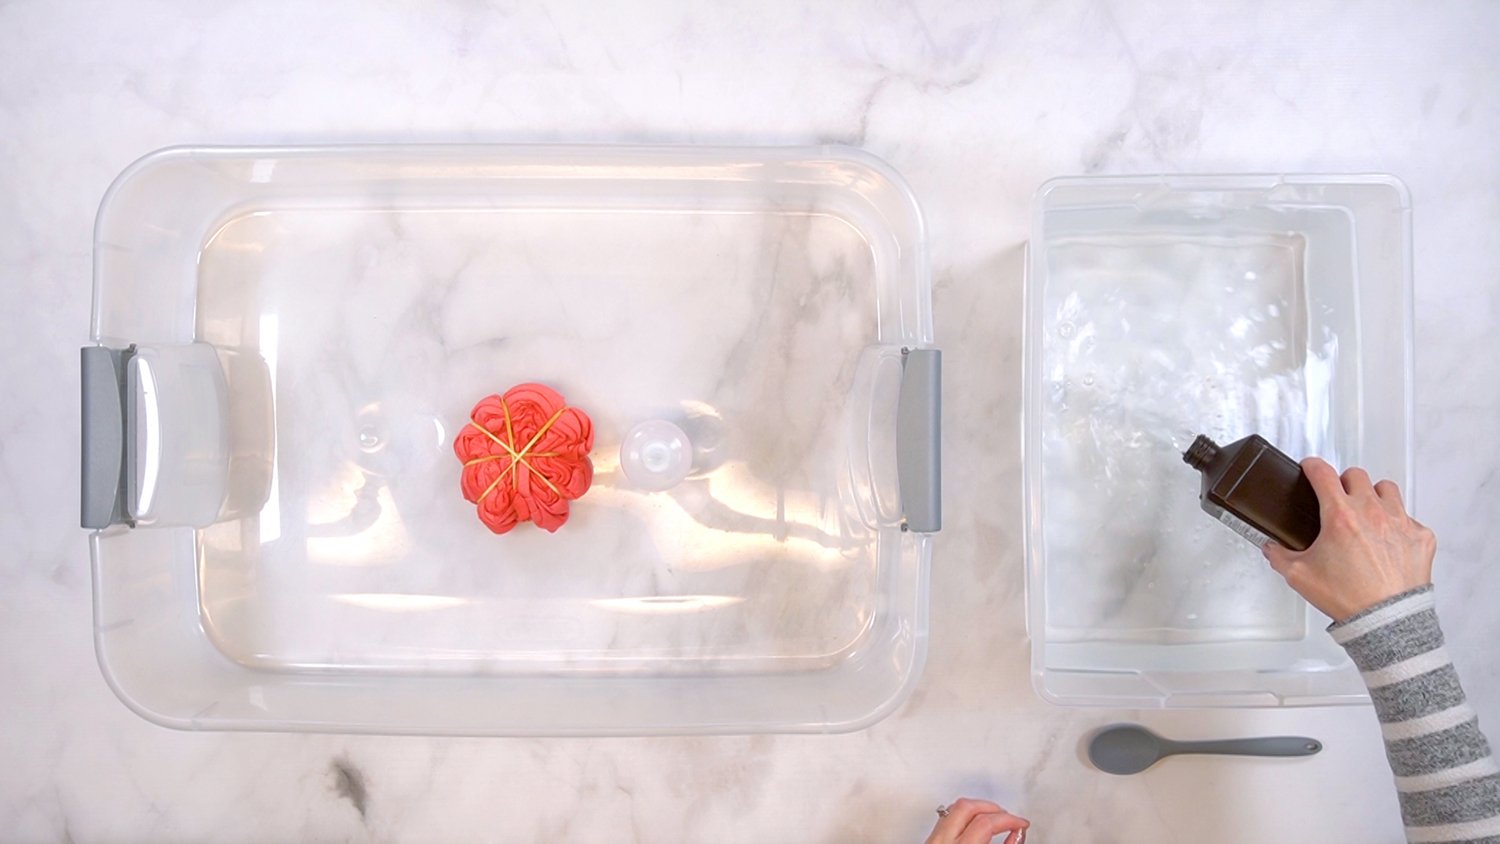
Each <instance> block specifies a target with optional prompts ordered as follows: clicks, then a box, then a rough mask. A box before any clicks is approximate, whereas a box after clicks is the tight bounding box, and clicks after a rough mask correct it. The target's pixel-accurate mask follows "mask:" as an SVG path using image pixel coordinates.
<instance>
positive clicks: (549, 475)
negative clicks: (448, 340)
mask: <svg viewBox="0 0 1500 844" xmlns="http://www.w3.org/2000/svg"><path fill="white" fill-rule="evenodd" d="M593 449H594V424H593V422H591V421H590V420H589V417H588V414H586V413H584V412H583V411H582V410H579V409H578V408H576V407H568V404H567V402H566V401H565V400H564V399H563V397H562V396H561V395H560V394H559V393H558V392H557V391H556V390H553V389H552V388H550V387H546V386H543V385H541V384H521V385H519V386H516V387H512V388H511V389H510V390H508V391H506V393H505V395H491V396H485V397H484V398H482V399H480V400H479V403H478V404H476V405H474V410H473V412H471V413H470V414H469V424H467V425H465V426H464V427H463V429H462V430H460V431H459V432H458V436H457V437H456V438H455V439H454V440H453V452H454V453H455V454H457V455H458V459H459V461H460V462H462V463H463V475H462V476H461V478H460V482H459V483H460V486H461V487H462V489H463V493H464V498H465V499H466V500H468V501H470V502H472V503H473V504H474V505H475V506H476V509H477V511H478V513H479V520H480V521H481V522H484V524H485V526H486V527H488V528H489V529H490V530H492V531H494V532H495V533H506V532H508V531H510V530H511V529H512V528H514V527H515V526H516V525H518V524H520V523H521V522H526V521H530V522H533V523H535V524H536V526H537V527H540V528H545V529H546V530H547V531H549V532H555V531H556V530H557V529H558V528H560V527H562V525H563V523H564V522H566V521H567V520H568V502H569V501H572V500H574V499H577V498H578V497H579V496H581V495H583V494H584V493H585V492H588V489H589V485H590V484H592V483H593V482H594V464H593V462H591V461H590V460H589V452H591V451H593Z"/></svg>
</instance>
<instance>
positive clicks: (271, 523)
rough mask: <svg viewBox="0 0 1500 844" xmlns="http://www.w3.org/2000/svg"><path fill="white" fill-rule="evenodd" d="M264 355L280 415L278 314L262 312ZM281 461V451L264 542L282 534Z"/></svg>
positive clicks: (263, 517)
mask: <svg viewBox="0 0 1500 844" xmlns="http://www.w3.org/2000/svg"><path fill="white" fill-rule="evenodd" d="M258 342H259V345H260V356H261V359H262V360H264V361H265V362H266V371H267V373H268V374H269V377H270V381H271V416H272V418H275V415H276V357H277V351H278V349H279V346H280V342H281V327H280V324H279V320H278V318H277V316H276V314H261V315H260V337H259V341H258ZM280 464H281V460H280V455H279V454H277V455H275V456H274V457H273V459H272V460H271V494H270V496H269V497H268V498H267V499H266V506H265V507H263V508H261V511H260V544H262V545H265V544H267V543H269V542H274V541H276V540H277V539H279V538H280V537H281V468H280Z"/></svg>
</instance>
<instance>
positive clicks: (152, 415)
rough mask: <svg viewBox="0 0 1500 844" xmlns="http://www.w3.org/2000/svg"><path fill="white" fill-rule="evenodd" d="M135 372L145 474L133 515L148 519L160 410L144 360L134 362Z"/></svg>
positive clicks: (157, 462)
mask: <svg viewBox="0 0 1500 844" xmlns="http://www.w3.org/2000/svg"><path fill="white" fill-rule="evenodd" d="M135 371H136V375H137V377H138V378H140V381H141V396H140V401H141V405H142V407H143V409H144V410H145V414H144V416H145V419H143V420H141V421H142V423H143V426H144V429H145V432H146V444H145V445H146V447H145V449H144V451H145V454H144V455H143V459H144V461H145V463H144V469H145V473H144V477H142V478H141V482H140V483H141V492H140V500H139V501H137V502H136V505H135V515H136V516H137V517H140V518H149V517H150V515H151V505H152V504H153V503H155V498H156V482H157V473H158V471H159V468H160V465H161V419H160V416H159V414H160V410H159V409H158V408H157V406H156V374H155V373H153V372H152V371H151V365H150V364H149V363H147V362H146V361H145V360H144V359H137V360H136V362H135Z"/></svg>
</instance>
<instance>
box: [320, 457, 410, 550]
mask: <svg viewBox="0 0 1500 844" xmlns="http://www.w3.org/2000/svg"><path fill="white" fill-rule="evenodd" d="M346 477H347V478H349V482H350V483H351V484H363V483H365V474H364V473H363V472H361V471H359V470H358V469H357V467H356V468H355V469H354V471H350V472H348V473H347V475H346ZM344 492H345V493H346V494H347V497H348V498H349V499H350V500H354V499H355V498H356V494H355V487H353V486H350V487H346V488H345V490H344ZM375 503H376V504H377V505H378V508H379V513H378V514H377V515H376V516H375V521H374V522H373V523H372V524H371V525H370V526H369V527H367V528H365V529H364V530H361V531H358V532H356V533H351V534H348V535H346V536H309V537H308V538H307V559H308V562H313V563H322V564H325V565H341V566H372V565H387V564H390V563H393V562H397V561H399V560H400V558H401V557H402V556H404V555H405V554H406V552H407V549H408V548H410V546H411V541H410V536H409V535H408V534H407V532H406V525H405V524H404V523H403V522H402V521H401V514H400V513H399V512H397V510H396V501H395V499H393V498H392V497H391V490H390V488H389V487H385V486H382V487H380V488H379V489H377V490H376V491H375ZM351 509H352V505H351ZM347 516H348V511H347V510H346V511H345V512H344V513H342V514H340V516H339V518H341V519H342V518H346V517H347ZM336 523H337V520H335V521H333V522H312V521H309V523H308V527H309V528H317V527H319V526H326V525H330V524H336Z"/></svg>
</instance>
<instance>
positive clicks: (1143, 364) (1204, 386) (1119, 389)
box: [1041, 239, 1328, 638]
mask: <svg viewBox="0 0 1500 844" xmlns="http://www.w3.org/2000/svg"><path fill="white" fill-rule="evenodd" d="M1295 255H1296V253H1295V252H1294V251H1291V250H1288V249H1286V248H1285V247H1284V246H1283V245H1281V244H1277V243H1275V242H1269V241H1265V240H1252V241H1250V242H1248V243H1237V242H1236V243H1229V242H1228V241H1225V240H1214V241H1212V242H1194V241H1192V240H1191V239H1181V240H1170V239H1169V240H1166V241H1163V242H1160V243H1156V244H1148V245H1143V244H1142V243H1141V241H1139V240H1133V241H1128V242H1125V241H1119V240H1116V241H1109V240H1108V239H1103V240H1094V241H1082V240H1080V241H1078V242H1076V243H1070V244H1068V245H1057V246H1053V247H1052V248H1050V249H1049V256H1048V260H1049V265H1050V270H1049V272H1050V274H1051V278H1050V279H1049V280H1048V288H1047V290H1046V291H1045V292H1044V295H1045V296H1046V297H1047V298H1046V300H1045V307H1046V309H1047V310H1046V312H1045V315H1044V320H1045V325H1046V327H1047V330H1044V331H1043V333H1042V335H1041V337H1042V338H1043V339H1042V343H1043V349H1042V366H1043V368H1042V372H1043V373H1044V378H1045V380H1046V383H1045V387H1044V390H1043V395H1044V396H1045V405H1044V408H1043V423H1042V425H1043V434H1042V439H1043V441H1042V454H1043V458H1042V459H1043V464H1044V465H1043V473H1042V476H1043V491H1042V495H1043V499H1044V502H1043V508H1044V509H1043V513H1044V519H1045V524H1044V531H1045V542H1046V554H1047V565H1048V579H1049V588H1048V597H1047V600H1048V605H1049V610H1048V612H1049V624H1054V623H1055V624H1057V625H1058V626H1059V627H1067V628H1071V629H1075V630H1088V631H1096V632H1095V633H1090V634H1089V635H1102V636H1103V637H1104V638H1110V637H1111V636H1110V634H1109V633H1108V632H1106V631H1108V630H1134V631H1141V630H1150V629H1162V628H1168V629H1170V628H1172V627H1174V626H1177V627H1184V626H1190V627H1192V628H1194V629H1196V630H1205V629H1220V628H1224V629H1236V628H1240V629H1244V628H1250V629H1254V630H1256V631H1262V630H1266V631H1271V630H1280V629H1290V628H1291V627H1293V626H1294V625H1297V624H1300V615H1298V613H1299V605H1298V604H1297V603H1296V599H1295V597H1293V596H1291V595H1290V594H1289V593H1287V591H1286V589H1285V587H1284V585H1283V584H1281V583H1279V582H1277V579H1276V578H1274V576H1272V577H1267V576H1266V573H1265V566H1264V564H1263V562H1262V561H1261V560H1260V559H1259V555H1258V554H1257V553H1256V552H1255V549H1254V548H1252V547H1250V546H1249V545H1247V544H1246V543H1244V542H1243V541H1242V540H1240V539H1239V538H1238V537H1236V536H1234V535H1233V534H1232V533H1230V532H1229V531H1228V530H1226V529H1224V528H1223V527H1221V526H1219V525H1216V524H1214V523H1213V521H1212V520H1211V519H1210V518H1209V517H1208V516H1207V515H1206V514H1204V513H1203V511H1202V510H1201V509H1200V508H1199V506H1198V500H1197V498H1198V492H1199V479H1198V477H1197V474H1196V473H1195V472H1193V470H1192V469H1190V468H1189V467H1187V466H1185V465H1183V462H1182V459H1181V455H1182V452H1183V451H1185V450H1186V449H1187V447H1188V446H1189V445H1190V444H1191V443H1192V441H1193V439H1194V437H1196V436H1197V435H1198V434H1200V433H1202V434H1206V435H1208V436H1210V437H1212V438H1214V439H1216V440H1218V441H1219V442H1221V443H1228V442H1232V441H1233V440H1236V439H1239V438H1240V437H1243V436H1246V435H1248V434H1251V433H1260V434H1262V435H1263V436H1266V437H1267V438H1268V439H1271V440H1272V441H1274V442H1276V443H1277V444H1278V445H1281V446H1282V447H1283V448H1285V449H1287V450H1289V451H1293V452H1297V451H1302V452H1303V453H1306V452H1307V451H1309V450H1311V449H1312V448H1314V447H1315V444H1313V443H1309V442H1308V437H1309V436H1312V437H1317V436H1318V435H1319V434H1318V431H1319V429H1320V427H1321V426H1320V425H1319V424H1316V422H1315V420H1311V419H1309V418H1308V407H1309V406H1310V405H1313V406H1325V405H1326V404H1327V403H1328V398H1327V389H1326V380H1327V379H1320V380H1319V381H1318V382H1317V384H1316V386H1317V389H1318V391H1319V393H1320V394H1319V395H1318V396H1309V395H1308V379H1307V377H1306V372H1307V371H1308V369H1307V367H1308V366H1309V365H1311V364H1312V361H1311V360H1309V357H1308V354H1307V347H1308V338H1307V337H1306V336H1305V335H1306V333H1307V329H1306V327H1305V324H1304V315H1305V313H1306V308H1305V304H1304V303H1302V302H1299V301H1298V300H1297V299H1295V298H1293V297H1297V296H1300V295H1301V292H1300V291H1301V283H1300V281H1299V280H1298V278H1297V272H1298V269H1297V267H1298V266H1299V265H1298V263H1297V260H1298V259H1296V258H1295ZM1231 256H1232V257H1231ZM1226 259H1227V260H1226ZM1158 581H1159V582H1160V583H1161V584H1162V588H1161V589H1157V588H1156V584H1157V582H1158ZM1050 584H1058V588H1056V589H1053V588H1051V585H1050ZM1148 595H1149V596H1150V597H1147V596H1148ZM1200 619H1201V620H1200ZM1205 625H1208V628H1205ZM1137 635H1138V634H1137Z"/></svg>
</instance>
